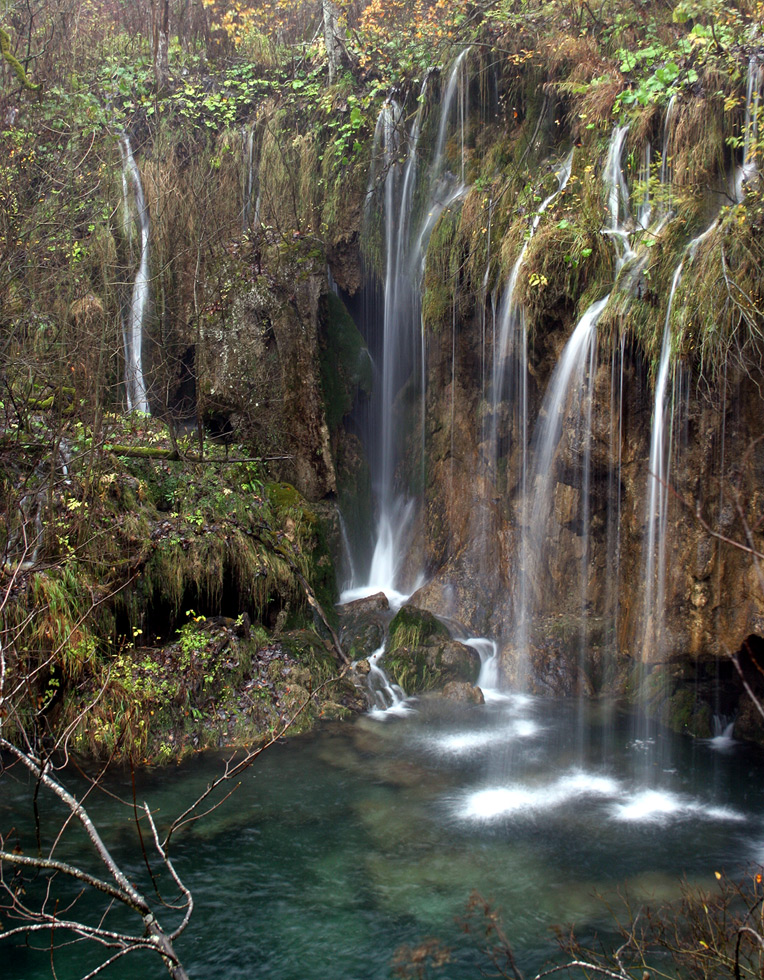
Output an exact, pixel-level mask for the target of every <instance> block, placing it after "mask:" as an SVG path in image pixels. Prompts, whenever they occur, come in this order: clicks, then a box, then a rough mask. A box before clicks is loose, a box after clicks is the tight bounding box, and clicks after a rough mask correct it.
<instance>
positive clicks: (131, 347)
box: [119, 136, 151, 415]
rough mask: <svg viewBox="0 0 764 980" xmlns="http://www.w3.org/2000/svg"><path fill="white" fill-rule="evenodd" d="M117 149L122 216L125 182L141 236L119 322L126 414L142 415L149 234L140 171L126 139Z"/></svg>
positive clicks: (146, 404) (145, 405) (146, 403)
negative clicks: (130, 191) (126, 303)
mask: <svg viewBox="0 0 764 980" xmlns="http://www.w3.org/2000/svg"><path fill="white" fill-rule="evenodd" d="M119 148H120V153H121V155H122V188H123V192H124V193H125V199H124V206H125V213H127V211H128V195H127V188H128V183H129V184H130V185H132V188H133V197H134V201H135V212H136V220H137V222H138V228H139V230H140V236H141V254H140V261H139V264H138V271H137V272H136V274H135V281H134V283H133V290H132V295H131V297H130V306H129V308H128V311H127V318H126V321H125V322H124V323H123V335H124V345H125V389H126V391H127V409H128V411H130V412H144V413H145V414H147V415H148V414H149V411H150V409H149V401H148V396H147V394H146V384H145V381H144V377H143V331H144V324H145V320H146V311H147V309H148V305H149V298H150V292H151V284H150V279H149V235H150V230H151V226H150V223H149V209H148V207H147V205H146V199H145V197H144V194H143V185H142V184H141V175H140V171H139V170H138V165H137V163H136V162H135V157H134V156H133V151H132V148H131V146H130V139H129V137H128V136H123V137H122V138H121V139H120V141H119Z"/></svg>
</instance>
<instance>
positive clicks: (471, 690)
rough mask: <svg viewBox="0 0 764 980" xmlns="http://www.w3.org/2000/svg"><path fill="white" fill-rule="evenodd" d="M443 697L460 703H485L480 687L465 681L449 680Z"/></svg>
mask: <svg viewBox="0 0 764 980" xmlns="http://www.w3.org/2000/svg"><path fill="white" fill-rule="evenodd" d="M443 697H444V698H447V699H448V700H449V701H455V702H457V703H458V704H485V698H484V697H483V692H482V691H481V690H480V688H479V687H477V686H476V685H474V684H467V683H465V682H464V681H449V682H448V684H446V686H445V687H444V688H443Z"/></svg>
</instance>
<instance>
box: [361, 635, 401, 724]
mask: <svg viewBox="0 0 764 980" xmlns="http://www.w3.org/2000/svg"><path fill="white" fill-rule="evenodd" d="M384 655H385V644H384V643H383V644H382V646H381V647H378V648H377V649H376V650H375V651H374V653H372V655H371V656H370V657H369V676H368V678H367V681H366V684H367V687H368V690H369V694H370V696H371V700H372V702H373V707H372V711H371V714H372V716H374V715H382V714H387V713H388V712H389V713H393V714H396V713H397V714H400V713H402V712H404V711H408V710H409V708H408V705H407V704H406V692H405V691H404V690H403V688H402V687H400V686H399V685H398V684H394V683H392V682H391V680H390V678H389V677H388V676H387V674H386V673H385V672H384V670H383V669H382V668H381V667H380V665H379V663H380V661H381V659H382V657H383V656H384Z"/></svg>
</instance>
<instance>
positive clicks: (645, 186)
mask: <svg viewBox="0 0 764 980" xmlns="http://www.w3.org/2000/svg"><path fill="white" fill-rule="evenodd" d="M651 154H652V148H651V146H650V140H648V141H647V142H646V143H645V148H644V151H643V153H642V164H641V166H640V168H639V185H640V189H641V194H642V201H641V203H640V205H639V212H638V214H637V221H638V223H639V226H640V228H642V229H644V230H645V231H647V229H648V228H649V227H650V218H651V217H652V213H653V208H652V204H651V203H650V163H651Z"/></svg>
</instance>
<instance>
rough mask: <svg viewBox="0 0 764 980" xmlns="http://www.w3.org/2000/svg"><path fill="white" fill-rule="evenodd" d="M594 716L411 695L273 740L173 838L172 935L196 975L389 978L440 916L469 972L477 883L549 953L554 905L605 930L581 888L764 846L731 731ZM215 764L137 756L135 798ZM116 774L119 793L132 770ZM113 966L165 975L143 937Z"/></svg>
mask: <svg viewBox="0 0 764 980" xmlns="http://www.w3.org/2000/svg"><path fill="white" fill-rule="evenodd" d="M590 715H591V717H590V718H589V719H588V724H587V727H586V728H585V729H583V730H580V729H579V728H578V727H576V719H577V718H578V714H577V711H576V708H575V706H573V705H570V706H569V705H566V704H560V703H557V702H546V701H541V700H534V699H529V698H511V697H510V698H494V699H492V700H491V701H489V703H488V704H487V705H486V706H484V707H480V708H474V707H473V708H467V709H459V710H456V709H454V708H451V707H449V706H447V705H445V704H443V703H442V702H420V703H419V704H418V705H417V706H416V710H414V711H410V712H409V713H408V714H406V715H404V716H396V717H390V718H387V719H385V720H381V721H380V720H374V719H372V718H368V717H366V718H362V719H360V720H358V721H357V722H356V723H354V724H348V725H338V726H331V727H328V728H326V729H324V730H323V731H321V732H319V733H317V734H314V735H311V736H308V737H303V738H297V739H293V740H291V741H289V742H287V743H285V744H283V745H279V746H277V747H275V748H274V749H272V750H270V751H269V752H268V753H266V754H265V755H264V756H263V757H262V758H261V759H260V760H258V762H257V763H256V765H255V766H254V767H253V768H252V769H251V770H250V771H249V772H247V773H245V774H244V776H243V777H242V785H241V787H240V789H239V790H238V792H237V793H236V795H235V797H234V798H233V800H231V801H229V802H228V803H227V804H225V805H224V807H222V808H221V809H219V810H217V811H216V812H215V813H213V814H211V815H210V816H209V817H207V818H206V819H205V820H204V821H203V822H202V823H201V824H199V825H197V826H196V827H195V828H194V829H193V830H192V831H191V832H190V833H188V834H186V835H185V836H184V837H182V838H179V839H178V841H177V844H176V851H175V853H176V857H177V865H178V869H179V871H180V872H181V873H182V874H183V875H184V876H185V878H186V880H187V882H188V884H189V885H190V886H191V887H192V889H193V891H194V894H195V898H196V902H197V908H196V911H195V913H194V918H193V920H192V922H191V925H190V927H189V929H188V931H187V933H186V935H185V936H184V938H183V939H181V940H180V942H179V943H178V950H179V952H180V954H181V955H182V958H183V960H184V962H185V964H186V966H187V968H188V970H189V973H190V975H191V977H194V978H199V980H201V978H205V980H210V978H220V980H224V978H225V980H238V978H241V980H243V978H248V980H249V978H252V977H256V976H262V977H268V978H272V980H306V978H310V980H330V978H331V980H366V978H383V977H389V976H390V975H391V970H390V962H391V959H392V957H393V955H394V953H395V950H396V948H397V947H398V946H400V945H401V944H403V943H409V944H411V943H415V942H417V941H418V940H421V939H423V938H425V937H428V936H438V937H440V938H442V939H444V940H446V941H447V942H449V943H451V944H453V946H454V953H453V958H452V962H451V964H450V965H449V966H448V967H447V968H446V969H445V971H444V973H443V974H442V975H443V976H444V977H447V978H448V980H466V978H468V977H469V978H474V977H475V976H476V975H477V974H476V965H477V963H478V962H479V955H478V952H477V949H476V947H475V945H474V944H473V943H474V940H471V939H469V938H468V937H465V936H463V935H462V933H461V931H460V930H459V928H458V927H457V925H456V924H455V922H454V918H455V917H456V916H459V915H460V914H461V913H462V912H463V910H464V907H465V903H466V901H467V900H468V897H469V894H470V892H471V890H472V889H475V888H476V889H479V890H480V892H481V893H482V894H483V895H485V896H486V897H489V898H490V899H492V901H493V902H495V904H496V905H497V906H498V907H500V908H502V909H503V910H504V920H505V925H506V928H507V931H508V933H509V935H510V936H511V937H512V939H513V940H514V942H515V944H516V948H517V952H518V959H519V963H520V966H521V967H522V968H532V967H536V966H538V965H540V964H541V963H542V962H543V961H544V960H546V959H547V958H549V957H551V956H552V955H553V954H554V942H553V938H552V934H551V933H550V927H551V926H552V925H554V924H561V923H567V922H573V923H575V924H576V925H577V927H578V929H579V930H580V931H581V932H582V934H583V935H584V936H586V935H591V934H592V931H593V930H595V929H597V930H598V931H599V932H600V935H601V934H602V929H603V928H604V929H605V930H606V929H607V917H606V916H605V915H604V913H603V906H602V903H601V900H600V899H598V898H596V897H595V893H598V894H599V895H600V896H602V897H603V898H605V899H610V900H612V899H614V898H615V896H616V892H617V891H618V889H621V888H623V887H627V888H628V890H629V892H630V894H632V895H633V896H634V897H635V898H636V899H638V900H640V901H643V900H646V899H655V900H657V901H661V900H665V899H670V898H672V897H675V896H676V895H677V893H678V883H677V880H678V877H679V876H681V875H686V876H687V878H688V879H689V880H690V881H691V882H693V881H694V882H702V883H704V884H707V885H712V884H713V881H714V877H713V876H714V871H716V870H719V869H721V868H722V867H723V866H724V867H727V868H728V869H729V870H730V871H734V869H735V868H736V867H739V866H742V865H745V864H747V863H748V862H750V861H752V860H761V859H762V857H763V856H764V823H763V820H762V815H763V814H764V808H763V807H762V804H763V803H764V800H763V799H762V797H763V795H764V788H763V787H762V780H761V778H760V773H761V761H762V760H761V755H760V754H759V753H757V752H754V751H753V750H751V749H748V748H745V747H743V746H740V745H737V744H735V743H730V742H729V740H727V741H726V742H725V743H724V745H723V746H722V747H723V748H724V749H725V751H719V746H718V743H717V744H716V745H715V744H714V743H706V742H696V741H692V740H690V739H684V738H680V737H676V736H669V735H666V734H664V735H658V734H656V736H655V737H654V738H651V739H647V740H642V741H638V740H635V739H634V738H633V737H632V734H631V733H632V730H633V729H632V726H631V725H630V724H629V721H628V719H627V718H625V717H622V716H620V715H618V714H616V713H613V712H611V711H608V710H606V709H605V708H604V707H602V706H599V705H597V706H593V707H592V709H591V711H590ZM219 766H220V759H216V758H214V757H211V756H204V757H200V758H197V759H194V760H192V761H191V762H190V763H189V764H187V765H184V766H183V767H180V768H178V769H169V770H163V771H157V772H153V773H147V774H143V775H142V776H141V778H140V785H139V787H138V793H139V798H140V799H143V798H146V799H148V800H149V802H150V803H151V805H152V807H153V808H154V809H155V810H158V813H159V817H160V819H161V818H162V817H163V815H167V816H169V815H171V814H174V813H177V812H178V811H179V810H180V809H181V808H182V806H183V804H184V802H186V801H187V800H189V799H190V798H192V796H193V794H195V793H198V792H199V791H200V790H201V789H202V788H203V787H204V785H205V784H206V783H207V781H208V780H209V779H210V778H211V777H212V776H213V775H214V773H215V772H216V771H217V770H218V769H219ZM110 786H111V787H112V788H113V789H116V790H119V791H120V792H121V793H122V794H123V795H128V796H129V794H130V789H129V778H127V777H125V779H124V780H123V785H119V782H118V781H117V780H116V779H115V777H112V778H111V782H110ZM24 792H25V790H24V788H23V787H21V786H19V787H18V798H17V799H10V798H8V797H7V796H6V797H5V798H4V799H3V800H2V801H0V819H1V820H2V824H3V828H4V829H7V828H8V826H9V825H15V826H17V827H19V828H21V827H27V828H28V826H29V809H28V807H26V806H22V798H23V795H24ZM91 809H92V811H93V813H94V816H95V817H96V818H97V820H98V822H99V824H100V826H101V827H102V828H103V829H104V833H105V836H106V837H107V838H108V839H109V840H114V839H116V840H117V841H118V843H117V846H116V847H115V850H116V851H118V852H119V853H120V854H121V855H122V856H123V857H124V860H125V861H126V863H127V865H128V867H129V869H130V871H131V873H132V874H134V875H135V876H136V878H138V879H140V880H141V881H143V880H144V879H145V872H143V871H142V867H141V860H140V853H139V851H138V850H137V848H136V846H135V841H134V830H133V827H132V825H131V820H130V813H129V812H127V811H126V810H125V809H124V808H122V807H118V806H116V805H115V804H114V803H113V802H108V801H106V800H104V799H103V798H102V799H100V800H99V801H97V802H95V801H94V803H93V805H92V807H91ZM24 843H25V848H26V847H28V846H29V845H30V841H29V839H28V838H27V839H26V840H25V842H24ZM75 856H76V855H75ZM144 887H145V885H144ZM7 952H8V951H7V950H6V953H7ZM72 959H73V960H74V962H72ZM88 962H90V958H89V957H88V955H87V951H86V950H85V949H84V948H82V949H76V950H73V951H70V952H66V951H62V952H60V953H58V954H57V956H56V969H57V975H58V977H59V978H60V980H67V978H70V977H74V976H78V975H80V974H81V973H82V972H84V969H83V967H84V965H85V964H86V963H88ZM50 975H51V974H50V966H49V956H48V954H47V953H45V954H32V953H31V952H29V951H25V950H20V951H12V952H11V955H10V958H9V957H8V956H7V955H6V958H5V959H4V964H3V976H4V977H7V978H9V980H11V978H13V980H32V978H37V977H48V976H50ZM109 975H110V976H112V977H117V976H119V977H122V978H126V980H130V978H132V977H135V978H138V977H140V978H143V980H147V978H153V977H157V978H159V977H162V976H164V975H165V973H164V970H163V967H162V965H161V963H159V962H158V961H154V960H152V959H151V958H150V957H148V958H145V957H144V958H141V957H138V958H136V959H134V960H132V961H130V960H127V961H123V963H122V964H121V966H120V967H119V968H118V969H115V970H114V971H113V973H112V974H109Z"/></svg>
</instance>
